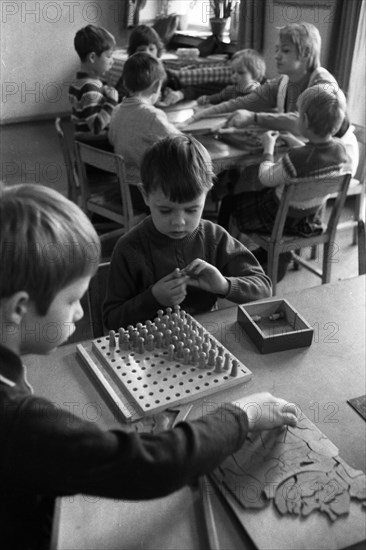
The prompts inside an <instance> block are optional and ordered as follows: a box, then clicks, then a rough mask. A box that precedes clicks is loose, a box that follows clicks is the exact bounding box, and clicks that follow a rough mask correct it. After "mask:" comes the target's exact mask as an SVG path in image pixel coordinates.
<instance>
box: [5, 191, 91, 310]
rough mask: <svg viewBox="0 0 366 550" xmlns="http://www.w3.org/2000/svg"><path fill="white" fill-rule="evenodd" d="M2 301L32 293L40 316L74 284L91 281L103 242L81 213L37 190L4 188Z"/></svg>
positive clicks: (51, 194) (59, 197) (59, 198)
mask: <svg viewBox="0 0 366 550" xmlns="http://www.w3.org/2000/svg"><path fill="white" fill-rule="evenodd" d="M0 257H1V272H0V301H1V300H2V299H3V298H6V297H9V296H11V295H13V294H15V293H16V292H18V291H26V292H28V294H29V296H30V299H31V300H32V301H34V303H35V306H36V309H37V311H38V313H39V314H40V315H45V314H46V313H47V310H48V308H49V306H50V304H51V302H52V301H53V299H54V298H55V296H56V294H58V292H60V290H62V289H63V288H65V287H66V286H68V285H69V284H71V283H72V282H73V281H74V280H76V279H78V278H80V277H83V276H87V275H93V274H94V273H95V271H96V269H97V267H98V263H99V259H100V241H99V237H98V235H97V233H96V231H95V229H94V227H93V226H92V224H91V222H90V221H89V219H88V218H87V216H86V215H85V214H84V213H83V212H82V211H81V210H80V208H79V207H78V206H77V205H76V204H74V203H72V202H71V201H69V200H68V199H66V198H65V197H64V196H62V195H61V194H60V193H58V192H57V191H54V190H53V189H50V188H48V187H44V186H42V185H36V184H20V185H12V186H10V187H5V186H4V185H3V184H1V183H0Z"/></svg>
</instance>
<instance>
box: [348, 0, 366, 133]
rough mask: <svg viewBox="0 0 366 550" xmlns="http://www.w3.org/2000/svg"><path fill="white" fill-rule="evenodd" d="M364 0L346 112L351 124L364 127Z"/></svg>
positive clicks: (365, 75)
mask: <svg viewBox="0 0 366 550" xmlns="http://www.w3.org/2000/svg"><path fill="white" fill-rule="evenodd" d="M365 53H366V0H362V7H361V12H360V18H359V25H358V29H357V36H356V42H355V49H354V54H353V60H352V67H351V75H350V82H349V92H348V111H349V115H350V119H351V121H352V122H356V123H357V124H361V125H362V126H366V113H365V83H366V59H365V57H366V56H365ZM362 98H363V99H362Z"/></svg>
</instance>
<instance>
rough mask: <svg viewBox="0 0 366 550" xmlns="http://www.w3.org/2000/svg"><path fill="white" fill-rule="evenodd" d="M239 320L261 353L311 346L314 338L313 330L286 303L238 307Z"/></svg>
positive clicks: (266, 303)
mask: <svg viewBox="0 0 366 550" xmlns="http://www.w3.org/2000/svg"><path fill="white" fill-rule="evenodd" d="M237 320H238V323H239V324H240V325H241V326H242V327H243V328H244V330H245V331H246V332H247V334H248V335H249V336H250V337H251V339H252V340H253V342H254V343H255V345H256V346H257V348H258V349H259V351H260V352H261V353H273V352H275V351H283V350H286V349H293V348H302V347H306V346H310V345H311V342H312V339H313V332H314V329H313V328H312V327H311V326H310V325H309V324H308V323H307V322H306V321H305V319H304V318H303V317H302V316H301V315H300V314H299V313H298V312H297V311H296V310H295V309H294V308H293V307H292V306H291V305H290V304H289V302H287V300H268V301H266V302H255V303H254V302H253V303H252V304H246V305H242V306H239V307H238V315H237Z"/></svg>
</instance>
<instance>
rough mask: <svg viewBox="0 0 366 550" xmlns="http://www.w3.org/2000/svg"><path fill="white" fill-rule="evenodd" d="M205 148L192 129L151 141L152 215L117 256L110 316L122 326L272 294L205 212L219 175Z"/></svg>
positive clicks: (146, 171) (146, 175) (146, 179)
mask: <svg viewBox="0 0 366 550" xmlns="http://www.w3.org/2000/svg"><path fill="white" fill-rule="evenodd" d="M213 177H214V176H213V171H212V162H211V159H210V156H209V154H208V152H207V151H206V149H205V148H204V147H203V145H202V144H201V143H199V142H198V141H197V140H196V139H194V138H193V137H190V136H186V135H177V136H170V137H167V138H164V139H163V140H160V141H159V142H158V143H156V144H155V145H153V146H152V147H151V148H150V149H149V150H148V151H147V152H146V154H145V156H144V159H143V162H142V167H141V179H142V194H143V196H144V199H145V202H146V204H147V205H148V206H149V208H150V211H151V216H149V217H147V218H146V219H145V220H144V221H143V222H142V223H140V224H139V225H137V226H136V227H134V228H133V229H132V230H131V231H129V232H128V233H127V234H126V235H124V236H123V237H121V238H120V240H119V241H118V243H117V245H116V247H115V249H114V252H113V256H112V260H111V268H110V274H109V282H108V288H107V297H106V301H105V304H104V312H103V317H104V323H105V325H106V327H107V328H109V329H113V330H117V329H118V328H119V327H124V328H126V327H127V326H128V325H130V324H131V325H134V324H136V323H138V322H141V323H144V322H145V321H146V320H147V319H153V318H154V317H155V315H156V311H157V310H158V309H160V308H161V307H162V306H163V307H167V306H169V307H171V306H175V305H181V307H182V309H184V310H185V311H187V312H188V313H190V314H191V315H196V314H198V313H203V312H205V311H210V310H211V309H212V307H214V306H215V304H216V301H217V298H218V297H219V296H221V297H223V298H226V299H228V300H230V301H232V302H234V303H237V304H242V303H244V302H251V301H253V300H258V299H260V298H267V297H268V296H270V295H271V282H270V279H269V278H268V277H267V276H266V275H265V274H264V272H263V270H262V268H261V267H260V265H259V264H258V262H257V261H256V259H255V258H254V256H253V255H252V254H251V252H250V251H249V250H248V249H247V248H246V247H245V246H244V245H243V244H241V243H240V242H239V241H237V240H236V239H234V238H233V237H232V236H231V235H230V234H229V233H228V232H227V231H226V230H224V229H223V228H222V227H220V226H219V225H217V224H215V223H212V222H210V221H208V220H203V219H201V216H202V212H203V209H204V205H205V200H206V196H207V193H208V191H209V190H210V189H211V187H212V180H213Z"/></svg>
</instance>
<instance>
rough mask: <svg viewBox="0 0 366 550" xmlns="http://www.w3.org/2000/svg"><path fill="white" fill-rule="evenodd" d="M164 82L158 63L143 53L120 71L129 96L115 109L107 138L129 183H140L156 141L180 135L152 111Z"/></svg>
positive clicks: (156, 111) (159, 110)
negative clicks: (146, 157)
mask: <svg viewBox="0 0 366 550" xmlns="http://www.w3.org/2000/svg"><path fill="white" fill-rule="evenodd" d="M164 78H165V70H164V67H163V65H162V63H161V61H160V60H159V59H157V58H155V57H153V56H152V55H150V54H148V53H145V52H138V53H135V54H133V55H132V56H131V57H129V58H128V59H127V61H126V63H125V65H124V67H123V82H124V85H125V87H126V88H127V89H128V91H129V95H128V97H125V98H124V99H123V100H122V103H120V104H119V105H118V106H117V107H116V108H115V110H114V112H113V115H112V120H111V124H110V129H109V134H108V137H109V141H110V142H111V144H112V145H113V147H114V151H115V153H118V154H119V155H122V156H123V158H124V160H125V163H126V169H127V174H128V175H127V179H128V181H129V182H130V183H138V182H140V181H141V178H140V166H141V162H142V158H143V156H144V153H145V151H146V150H147V149H148V148H149V147H151V145H153V144H154V143H156V142H157V141H158V140H159V139H162V138H164V137H166V136H169V135H172V134H179V133H180V132H179V130H178V129H177V128H176V127H175V126H174V125H173V124H171V123H170V122H169V121H168V118H167V116H166V114H165V113H164V112H163V111H162V110H161V109H157V108H156V107H154V105H155V103H156V102H157V100H158V99H159V96H160V90H161V86H162V83H163V81H164Z"/></svg>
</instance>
